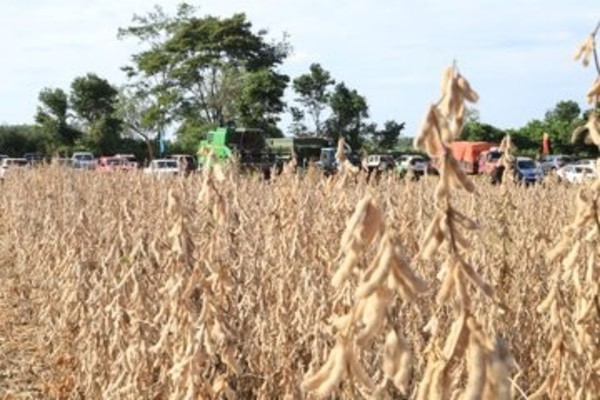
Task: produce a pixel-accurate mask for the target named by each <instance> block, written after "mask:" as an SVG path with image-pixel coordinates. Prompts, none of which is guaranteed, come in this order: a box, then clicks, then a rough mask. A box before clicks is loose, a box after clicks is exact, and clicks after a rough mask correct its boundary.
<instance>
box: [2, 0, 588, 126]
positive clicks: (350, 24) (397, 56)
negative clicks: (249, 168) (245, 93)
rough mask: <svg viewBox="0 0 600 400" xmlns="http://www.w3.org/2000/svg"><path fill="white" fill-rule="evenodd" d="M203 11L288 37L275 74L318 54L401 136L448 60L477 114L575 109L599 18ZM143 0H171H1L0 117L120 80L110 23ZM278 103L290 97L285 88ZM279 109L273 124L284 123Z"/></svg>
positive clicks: (212, 0) (458, 5) (566, 7)
mask: <svg viewBox="0 0 600 400" xmlns="http://www.w3.org/2000/svg"><path fill="white" fill-rule="evenodd" d="M196 3H200V4H201V7H200V12H201V13H202V14H212V15H220V16H229V15H231V14H232V13H234V12H240V11H243V12H246V14H247V15H248V17H249V19H250V20H251V21H252V22H253V24H254V26H255V27H256V28H257V29H259V28H267V29H268V30H269V32H270V35H271V36H272V37H274V38H279V37H281V36H282V34H283V32H287V33H288V34H289V35H290V42H291V43H292V45H293V48H294V53H293V54H292V55H291V57H290V58H289V59H288V60H287V61H286V63H285V64H284V65H283V67H282V71H283V72H285V73H287V74H289V75H290V76H292V77H295V76H297V75H299V74H302V73H304V72H306V71H307V70H308V66H309V65H310V64H311V63H312V62H318V63H320V64H321V65H322V66H323V67H324V68H325V69H327V70H329V71H330V72H331V74H332V76H333V77H334V78H335V79H336V80H338V81H344V82H345V83H346V85H347V86H349V87H351V88H355V89H357V90H358V92H359V93H361V94H363V95H364V96H365V97H366V98H367V101H368V103H369V107H370V114H371V119H372V120H373V121H374V122H377V123H383V122H384V121H386V120H388V119H395V120H398V121H405V122H406V124H407V125H406V127H407V129H406V132H405V134H407V135H410V136H412V135H413V134H414V133H415V132H416V131H417V129H418V126H419V124H420V121H421V118H422V117H423V114H424V112H425V110H426V108H427V106H428V105H429V103H431V102H433V101H436V100H437V98H438V96H439V79H440V75H441V72H442V70H443V68H444V67H445V66H447V65H449V64H451V63H452V61H453V60H455V59H456V60H457V62H458V66H459V69H460V70H461V72H462V73H463V75H465V76H466V77H467V78H468V79H469V80H470V82H471V84H472V86H473V87H474V88H475V89H476V90H477V91H478V92H479V94H480V97H481V100H480V102H479V104H478V105H477V106H476V107H477V109H478V110H479V112H480V116H481V120H482V121H484V122H488V123H491V124H494V125H496V126H498V127H499V128H511V127H518V126H521V125H523V124H525V123H526V122H527V121H529V120H531V119H533V118H542V117H543V115H544V113H545V112H546V111H547V110H548V109H550V108H552V107H553V106H554V105H555V104H556V103H557V102H558V101H560V100H567V99H569V100H571V99H572V100H576V101H578V102H579V103H580V104H581V105H582V106H584V101H585V93H586V92H587V90H588V87H589V86H590V84H591V82H592V80H593V78H594V71H593V70H592V69H587V70H585V69H583V68H582V67H581V65H580V64H576V63H575V62H573V59H572V57H573V53H574V51H575V49H576V47H577V45H578V44H579V43H580V42H581V41H582V40H583V39H584V38H585V37H586V35H587V34H588V33H589V32H590V31H591V30H592V29H593V28H594V27H595V25H596V23H597V22H598V21H599V20H600V3H598V1H597V0H578V1H571V2H567V1H558V0H544V1H541V0H520V1H517V0H505V1H492V0H479V1H475V0H463V1H438V0H420V1H416V0H413V1H408V0H396V1H392V0H371V1H356V0H355V1H350V0H337V1H326V0H320V1H317V0H295V1H291V0H260V1H259V0H255V1H249V0H203V1H201V2H196ZM153 4H160V5H162V6H163V7H164V8H165V9H166V10H174V8H175V5H176V4H177V1H175V0H155V1H152V0H150V1H146V0H95V1H87V0H27V1H2V2H1V3H0V18H1V19H0V37H1V38H2V42H1V43H2V50H3V53H4V57H2V62H0V76H1V77H2V78H1V79H0V123H9V124H18V123H31V122H33V116H34V114H35V110H36V106H37V95H38V93H39V92H40V90H41V89H42V88H44V87H61V88H63V89H65V90H68V88H69V85H70V82H71V81H72V80H73V78H75V77H77V76H80V75H83V74H85V73H87V72H94V73H97V74H98V75H100V76H102V77H105V78H106V79H108V80H109V81H110V82H111V83H113V84H115V85H119V84H122V83H124V82H125V76H124V74H123V73H122V72H121V71H120V67H121V66H122V65H125V64H126V63H127V62H128V59H129V56H130V55H131V54H132V53H133V52H135V51H137V50H138V49H139V48H138V47H137V44H136V43H135V42H134V41H131V40H129V41H125V42H123V41H119V40H118V39H117V38H116V33H117V29H118V28H119V27H122V26H127V25H128V24H129V23H130V21H131V17H132V15H133V14H134V13H138V14H143V13H145V12H146V11H149V9H150V8H151V7H152V5H153ZM287 98H288V101H291V100H292V99H293V95H292V94H291V93H288V95H287ZM288 123H289V118H284V121H283V122H282V124H281V128H282V129H284V130H286V128H287V125H288Z"/></svg>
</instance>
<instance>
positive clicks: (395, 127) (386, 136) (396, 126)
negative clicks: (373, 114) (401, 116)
mask: <svg viewBox="0 0 600 400" xmlns="http://www.w3.org/2000/svg"><path fill="white" fill-rule="evenodd" d="M405 125H406V124H405V123H404V122H401V123H398V122H396V121H386V122H385V123H384V124H383V128H382V129H378V130H376V131H375V133H374V135H373V136H374V137H373V139H374V141H375V145H376V146H377V147H378V148H380V149H385V150H391V149H393V148H394V147H395V146H396V145H397V144H398V139H399V138H400V135H401V134H402V131H403V130H404V127H405Z"/></svg>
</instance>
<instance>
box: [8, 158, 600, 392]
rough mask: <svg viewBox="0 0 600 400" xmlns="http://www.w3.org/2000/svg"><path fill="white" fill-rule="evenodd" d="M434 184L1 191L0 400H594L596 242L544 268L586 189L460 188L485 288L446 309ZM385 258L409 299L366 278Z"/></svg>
mask: <svg viewBox="0 0 600 400" xmlns="http://www.w3.org/2000/svg"><path fill="white" fill-rule="evenodd" d="M217 172H218V171H217ZM437 181H438V178H437V177H428V178H426V179H421V180H420V181H418V182H414V181H410V180H400V179H397V178H396V177H394V176H384V177H382V179H380V180H379V181H377V182H370V183H367V182H366V181H365V179H364V178H363V177H360V176H359V177H354V176H347V175H343V174H342V175H340V176H338V177H334V178H331V179H328V180H327V179H324V178H323V177H322V176H320V175H319V174H318V172H317V171H309V172H308V173H307V175H306V176H303V177H298V176H294V175H292V174H289V173H284V174H283V175H281V176H279V177H276V178H274V179H273V180H271V181H270V182H265V181H263V180H261V179H260V178H259V177H249V176H240V175H238V174H236V173H233V172H230V171H224V172H222V173H213V174H206V175H200V174H199V175H197V176H193V177H189V178H175V179H160V180H156V179H153V178H151V177H148V176H143V175H142V174H135V173H134V174H115V175H100V174H93V173H74V172H72V171H67V170H62V169H54V168H48V169H40V170H37V171H29V172H24V173H22V174H13V175H8V176H7V178H6V181H5V182H4V184H3V186H2V194H1V196H0V213H1V218H0V246H1V247H0V265H1V268H0V278H1V281H2V283H3V284H2V290H1V291H0V394H1V395H2V396H0V397H2V398H5V397H6V398H86V399H96V398H106V399H108V398H112V399H115V398H125V399H182V398H194V399H196V398H263V399H276V398H289V399H296V398H307V397H308V398H312V397H313V396H314V397H316V396H319V395H325V396H327V395H331V396H333V397H334V398H345V399H346V398H347V399H350V398H361V397H365V398H366V397H368V396H375V397H376V398H402V397H405V398H435V397H437V396H438V395H441V396H442V397H446V398H454V397H457V396H463V395H464V396H466V397H468V396H469V395H473V393H476V392H474V391H476V389H477V388H478V387H479V388H480V389H481V391H482V393H484V394H485V395H486V396H488V398H494V397H496V395H497V396H504V397H506V396H512V397H513V398H523V397H524V396H526V395H532V394H534V395H537V396H539V397H540V398H572V397H574V396H576V395H579V396H582V397H581V398H594V396H595V394H594V393H596V395H597V393H600V391H598V390H597V389H598V388H599V386H598V385H599V381H598V373H599V370H600V368H599V366H598V336H599V332H600V331H599V322H598V321H599V319H600V318H599V315H600V314H599V313H600V310H599V309H598V307H599V306H598V297H597V296H598V295H597V293H598V272H600V271H598V270H599V266H598V260H599V258H598V256H599V254H598V248H599V247H598V246H597V235H596V236H594V237H593V238H590V237H591V236H589V237H588V238H587V239H586V238H583V237H582V238H580V240H576V241H575V246H572V245H571V244H569V245H568V247H569V248H568V249H567V250H566V251H567V253H566V254H567V256H566V258H567V260H565V261H563V260H562V259H558V258H557V259H555V260H552V262H549V258H548V252H549V251H550V250H551V249H552V248H553V247H554V246H555V245H556V244H557V243H558V242H559V240H560V238H561V232H562V229H563V227H565V226H567V225H569V224H570V223H572V222H573V220H574V219H575V216H576V209H577V205H576V203H577V202H576V198H577V196H578V191H577V188H575V187H568V186H566V185H562V184H557V183H545V184H544V185H537V186H535V187H529V188H525V187H521V186H515V185H513V184H505V185H504V186H502V187H494V186H491V185H489V184H488V182H487V181H484V180H481V181H480V180H475V189H476V191H475V192H474V193H473V194H471V193H467V192H465V191H462V192H457V193H455V194H454V196H453V198H452V204H453V207H454V209H455V210H460V212H462V213H464V214H465V215H468V216H469V218H468V219H469V221H471V222H475V223H476V224H478V225H479V226H478V228H479V229H473V230H470V229H467V230H464V231H463V233H462V235H463V236H464V238H461V240H463V239H464V241H465V242H467V241H468V244H467V243H464V246H460V247H459V248H458V249H456V251H457V252H458V254H460V255H461V257H462V258H464V260H466V261H467V262H468V264H469V265H470V266H472V268H473V269H474V270H475V271H476V275H477V276H478V277H479V278H480V279H481V282H479V286H481V288H483V289H484V290H482V289H481V288H480V287H478V283H477V280H476V278H475V280H473V279H472V278H473V277H471V278H469V279H464V281H463V283H461V284H459V281H456V282H455V283H454V285H455V286H456V285H458V286H457V290H458V291H459V292H460V294H459V296H458V297H456V298H454V297H452V296H447V297H445V298H444V297H443V296H441V295H440V291H441V290H446V289H444V288H443V287H442V285H443V283H444V282H445V281H446V279H445V277H444V271H446V272H445V273H446V275H449V274H450V273H451V272H448V271H452V270H451V269H450V268H451V266H449V264H448V261H447V260H446V258H447V257H446V254H447V253H451V251H450V247H451V246H450V245H446V244H443V243H442V244H440V245H439V247H440V248H439V249H438V251H437V252H435V253H433V254H432V255H431V257H424V256H423V254H422V250H423V249H422V247H423V246H421V244H422V237H423V236H424V235H426V234H427V232H426V230H427V229H428V226H429V225H430V222H431V221H432V219H433V218H435V215H436V210H435V207H434V202H433V198H434V188H435V185H436V183H437ZM596 206H597V203H596ZM357 209H358V211H356V210H357ZM361 210H362V211H361ZM361 212H362V213H363V214H362V217H361V215H359V214H360V213H361ZM353 215H354V216H353ZM363 217H364V218H363ZM361 218H362V219H361ZM595 218H596V220H595V224H598V223H599V221H598V219H597V218H598V217H597V214H595ZM467 225H468V224H467ZM347 226H348V227H349V228H348V229H350V230H352V229H354V230H355V231H354V233H352V232H349V231H348V230H347V229H346V227H347ZM472 228H475V226H473V227H472ZM596 229H597V228H596ZM345 231H346V232H345ZM357 232H358V233H357ZM573 237H574V238H575V237H579V233H577V232H575V233H573ZM352 240H355V242H352ZM586 240H587V241H586ZM350 242H352V243H353V244H351V245H349V247H348V246H346V245H347V244H348V243H350ZM344 246H346V247H345V248H344ZM386 246H389V247H386ZM573 247H576V248H577V251H576V252H573V251H571V250H569V249H571V248H573ZM348 249H350V250H348ZM388 249H391V250H389V251H388ZM341 250H342V251H341ZM420 250H421V253H420ZM349 254H350V255H349ZM386 254H387V257H388V258H387V259H386ZM390 254H391V255H390ZM561 254H565V253H564V252H563V253H561ZM390 257H391V258H390ZM394 257H396V258H394ZM569 257H570V259H569ZM462 258H461V259H462ZM555 258H556V257H555ZM384 259H386V260H388V261H389V260H390V259H391V260H396V264H394V265H392V264H393V263H391V262H388V261H382V260H384ZM386 262H388V264H389V265H392V267H389V268H392V269H393V268H396V269H394V270H393V271H394V273H397V274H396V275H395V276H396V278H397V279H398V282H400V283H398V284H396V286H394V285H393V284H392V282H393V278H390V277H388V278H387V281H382V280H381V279H380V280H379V281H377V279H375V278H374V277H373V275H375V274H378V273H374V271H376V270H378V269H380V268H379V267H377V265H384V267H385V265H387V264H385V263H386ZM342 268H347V271H348V274H346V275H344V274H340V272H339V271H340V270H341V269H342ZM382 268H383V267H382ZM386 268H388V267H386ZM389 268H388V269H386V271H388V272H389V271H391V270H389ZM397 271H398V272H397ZM556 271H561V274H560V277H558V278H556V277H557V274H556ZM555 278H556V279H555ZM557 279H560V280H557ZM332 280H333V281H332ZM332 282H333V283H332ZM365 282H366V283H369V285H371V286H372V285H375V287H372V288H369V287H367V286H369V285H365ZM382 282H383V283H382ZM385 282H388V284H387V286H386V285H385V284H384V283H385ZM558 282H560V285H559V284H558ZM334 283H335V284H334ZM594 285H595V286H594ZM594 290H595V292H594ZM552 291H554V292H555V296H554V297H552V296H549V293H550V294H551V293H552ZM373 293H375V294H376V296H375V297H373V296H372V294H373ZM377 296H379V297H377ZM372 298H375V300H374V301H371V300H368V301H367V302H366V303H364V304H363V305H362V306H360V307H355V305H356V304H359V303H360V301H361V299H372ZM436 298H437V299H436ZM377 299H379V300H377ZM382 299H385V301H384V300H382ZM556 299H558V300H556ZM544 300H546V301H545V303H546V304H542V305H541V307H540V304H541V303H542V302H544ZM466 301H468V305H469V308H468V310H469V311H468V313H467V314H465V312H464V311H463V314H461V315H460V316H458V317H457V316H456V315H457V314H456V310H457V309H459V308H460V307H458V303H461V302H463V303H464V302H466ZM584 306H585V307H587V308H586V309H585V310H582V309H581V307H584ZM345 315H346V316H345ZM461 321H462V322H461ZM467 326H468V329H469V331H470V332H471V335H469V334H467V336H465V335H464V332H463V330H465V329H467V328H466V327H467ZM457 329H458V330H459V331H460V332H458V331H457ZM349 332H354V333H352V334H350V333H349ZM465 332H466V331H465ZM586 334H587V336H586ZM594 335H595V336H594ZM477 343H479V344H477ZM340 349H341V350H340ZM330 355H332V356H331V357H330ZM328 358H329V362H326V361H327V360H328ZM440 363H442V364H440ZM338 364H339V365H338ZM440 365H443V368H439V366H440ZM436 366H437V367H436ZM321 367H323V369H321ZM319 369H321V371H319V372H320V375H319V373H317V371H318V370H319ZM336 374H337V375H338V376H335V375H336ZM327 385H329V386H327ZM584 386H585V388H586V389H581V388H582V387H584ZM535 392H537V393H535ZM586 396H587V397H586ZM469 398H480V397H469Z"/></svg>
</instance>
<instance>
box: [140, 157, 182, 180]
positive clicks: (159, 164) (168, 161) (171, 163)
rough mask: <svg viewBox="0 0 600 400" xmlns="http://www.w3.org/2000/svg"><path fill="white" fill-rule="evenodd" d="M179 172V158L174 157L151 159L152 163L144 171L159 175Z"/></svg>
mask: <svg viewBox="0 0 600 400" xmlns="http://www.w3.org/2000/svg"><path fill="white" fill-rule="evenodd" d="M179 172H180V169H179V164H178V163H177V160H175V159H172V158H159V159H156V160H152V161H150V164H149V165H148V166H147V167H146V168H144V173H146V174H151V175H157V176H168V175H178V174H179Z"/></svg>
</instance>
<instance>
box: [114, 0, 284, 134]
mask: <svg viewBox="0 0 600 400" xmlns="http://www.w3.org/2000/svg"><path fill="white" fill-rule="evenodd" d="M196 11H197V10H196V9H195V8H194V7H192V6H190V5H189V4H186V3H183V4H181V5H180V6H179V7H178V9H177V12H176V14H175V15H174V16H170V15H167V14H165V13H164V11H163V10H162V9H161V8H159V7H155V9H154V11H152V12H150V13H149V14H147V15H145V16H134V20H133V25H132V26H130V27H127V28H122V29H120V30H119V36H120V37H121V38H127V37H133V38H137V39H139V40H140V41H141V42H142V44H143V45H145V47H146V48H145V49H144V50H142V51H141V52H139V53H137V54H134V55H133V57H132V63H131V65H130V66H128V67H126V68H125V70H126V71H127V72H128V75H129V77H130V78H131V79H132V80H135V81H134V84H135V85H136V86H138V87H140V86H144V85H145V87H143V89H144V91H145V92H146V93H148V94H151V95H152V99H153V101H154V102H155V103H156V104H157V107H158V108H160V110H161V118H162V121H161V123H162V124H163V125H166V124H170V123H179V124H183V125H186V126H187V127H184V128H183V129H178V135H179V134H180V133H182V134H184V135H190V131H189V129H188V128H189V127H190V126H210V125H219V124H225V123H227V122H229V121H236V120H238V119H252V120H260V121H261V122H264V121H265V120H267V119H269V118H270V116H268V115H267V116H262V117H258V116H257V115H255V112H257V110H260V109H261V105H262V110H264V111H265V112H266V113H273V112H276V111H275V108H273V107H270V106H271V105H273V101H272V97H271V96H273V94H274V92H276V90H271V91H265V92H263V93H260V92H259V91H257V90H252V89H248V88H247V85H250V86H252V85H253V83H252V82H255V81H256V80H257V79H264V78H265V77H267V76H270V78H273V79H272V80H271V82H270V83H271V84H273V83H274V82H275V81H277V82H279V83H280V82H283V81H285V79H283V75H281V74H278V73H276V72H275V70H276V68H277V66H279V65H280V64H281V63H282V62H283V60H284V59H285V58H286V57H287V54H288V52H289V45H288V44H287V41H286V38H285V37H284V39H283V40H282V41H280V42H268V41H267V40H266V35H267V31H265V30H260V31H258V32H254V31H253V29H252V28H253V27H252V24H251V23H250V22H249V21H248V20H247V19H246V15H245V14H234V15H233V16H232V17H229V18H217V17H213V16H205V17H198V16H196ZM260 71H263V72H260ZM265 71H269V72H270V74H271V75H268V74H267V73H266V72H265ZM254 73H256V74H258V75H254V76H253V77H250V78H247V77H246V75H247V74H254ZM261 74H262V75H261ZM275 86H277V84H275ZM244 88H246V93H245V94H244V101H241V102H239V103H238V104H237V105H238V106H241V108H240V107H236V102H235V100H236V99H238V98H239V97H240V95H242V92H243V91H244V90H245V89H244ZM272 89H273V88H272ZM261 94H263V95H265V96H266V97H260V95H261ZM254 95H256V96H258V97H253V96H254ZM282 96H283V93H282ZM250 100H256V102H257V103H258V105H257V104H250ZM242 111H243V112H244V115H243V116H242V115H240V114H241V112H242ZM197 138H198V139H199V137H197ZM185 139H186V140H190V138H188V137H186V138H185Z"/></svg>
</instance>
